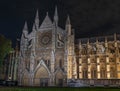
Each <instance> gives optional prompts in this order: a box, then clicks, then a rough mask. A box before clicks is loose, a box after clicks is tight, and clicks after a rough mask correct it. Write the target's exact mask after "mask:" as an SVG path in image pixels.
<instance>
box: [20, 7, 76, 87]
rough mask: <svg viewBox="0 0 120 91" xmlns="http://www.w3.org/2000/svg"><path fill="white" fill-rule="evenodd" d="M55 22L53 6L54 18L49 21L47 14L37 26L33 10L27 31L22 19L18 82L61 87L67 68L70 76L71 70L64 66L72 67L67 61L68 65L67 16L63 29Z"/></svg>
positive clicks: (71, 41)
mask: <svg viewBox="0 0 120 91" xmlns="http://www.w3.org/2000/svg"><path fill="white" fill-rule="evenodd" d="M58 21H59V18H58V14H57V8H56V9H55V14H54V21H53V22H52V21H51V20H50V18H49V16H48V13H47V14H46V17H45V19H44V21H43V22H42V24H41V25H40V26H39V15H38V11H37V13H36V17H35V22H34V24H33V29H32V32H31V33H28V27H27V22H25V25H24V29H23V33H22V36H21V42H20V62H19V68H18V69H19V71H18V74H19V76H18V81H19V85H23V86H65V85H66V82H67V71H69V74H68V75H70V76H69V77H71V75H72V71H71V70H68V69H69V68H72V67H71V65H70V67H69V66H67V64H72V61H73V60H74V59H75V55H74V54H75V53H74V33H72V29H71V24H70V20H69V17H68V18H67V20H66V25H65V26H66V28H65V30H64V29H62V28H60V27H59V26H58ZM68 33H69V34H68ZM69 47H70V48H69ZM68 56H69V57H70V58H69V57H68ZM67 60H70V61H71V62H68V61H67ZM67 67H68V68H67Z"/></svg>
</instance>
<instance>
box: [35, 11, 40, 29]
mask: <svg viewBox="0 0 120 91" xmlns="http://www.w3.org/2000/svg"><path fill="white" fill-rule="evenodd" d="M35 26H36V29H37V30H38V28H39V13H38V10H37V12H36V17H35Z"/></svg>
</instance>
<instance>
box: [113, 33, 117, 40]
mask: <svg viewBox="0 0 120 91" xmlns="http://www.w3.org/2000/svg"><path fill="white" fill-rule="evenodd" d="M116 40H117V36H116V33H114V41H116Z"/></svg>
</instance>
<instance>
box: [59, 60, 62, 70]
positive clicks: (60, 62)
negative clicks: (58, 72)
mask: <svg viewBox="0 0 120 91" xmlns="http://www.w3.org/2000/svg"><path fill="white" fill-rule="evenodd" d="M59 67H60V68H62V60H61V59H60V60H59Z"/></svg>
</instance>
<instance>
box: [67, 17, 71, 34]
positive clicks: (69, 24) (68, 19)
mask: <svg viewBox="0 0 120 91" xmlns="http://www.w3.org/2000/svg"><path fill="white" fill-rule="evenodd" d="M66 31H67V34H68V35H71V34H72V32H71V23H70V17H69V16H68V17H67V20H66Z"/></svg>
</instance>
